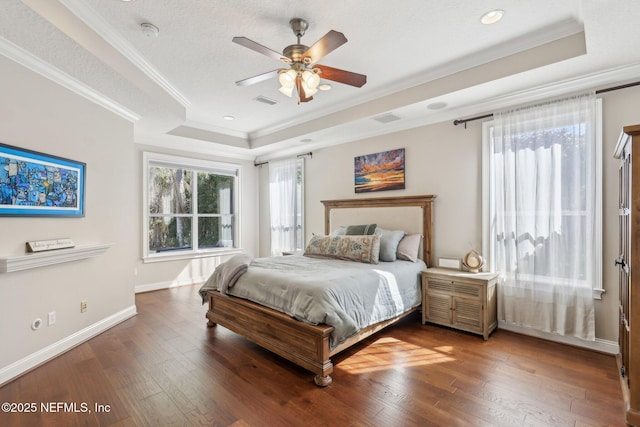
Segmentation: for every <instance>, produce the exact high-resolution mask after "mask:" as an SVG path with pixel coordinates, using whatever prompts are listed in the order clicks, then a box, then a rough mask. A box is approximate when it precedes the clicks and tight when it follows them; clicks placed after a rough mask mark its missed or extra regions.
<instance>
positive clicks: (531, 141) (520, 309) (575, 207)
mask: <svg viewBox="0 0 640 427" xmlns="http://www.w3.org/2000/svg"><path fill="white" fill-rule="evenodd" d="M599 105H600V104H599V102H596V100H595V96H594V95H593V94H590V95H583V96H578V97H573V98H569V99H565V100H561V101H555V102H550V103H547V104H542V105H537V106H533V107H526V108H521V109H518V110H514V111H509V112H505V113H498V114H495V115H494V121H493V122H492V123H488V124H485V134H484V170H485V179H484V190H485V194H484V197H483V200H484V207H483V212H484V215H485V219H484V226H485V233H484V234H485V237H484V243H485V249H484V251H485V253H487V254H488V255H489V265H490V268H491V270H492V271H496V272H499V273H500V274H501V276H502V280H503V281H502V283H501V286H499V289H498V292H499V294H498V300H499V301H500V303H499V307H498V317H499V319H500V320H501V321H506V322H511V323H513V324H516V325H519V326H523V327H531V328H534V329H538V330H541V331H544V332H552V333H557V334H560V335H570V336H575V337H578V338H582V339H593V334H594V331H593V301H592V300H593V295H594V291H595V294H596V296H597V297H599V295H600V293H601V291H602V289H601V286H602V285H601V283H602V273H601V264H602V231H601V230H602V225H601V222H602V219H601V211H602V206H601V199H602V195H601V181H602V178H601V174H602V160H601V150H602V147H601V146H602V142H601V128H600V122H601V112H600V106H599Z"/></svg>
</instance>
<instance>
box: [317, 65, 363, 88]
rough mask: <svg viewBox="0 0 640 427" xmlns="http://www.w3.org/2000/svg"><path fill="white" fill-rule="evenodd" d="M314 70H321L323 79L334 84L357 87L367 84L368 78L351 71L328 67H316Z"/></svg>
mask: <svg viewBox="0 0 640 427" xmlns="http://www.w3.org/2000/svg"><path fill="white" fill-rule="evenodd" d="M313 68H318V69H319V70H320V78H321V79H327V80H333V81H334V82H338V83H344V84H346V85H351V86H356V87H362V86H364V84H365V83H366V82H367V76H365V75H364V74H358V73H352V72H351V71H345V70H340V69H338V68H333V67H327V66H326V65H315V66H314V67H313Z"/></svg>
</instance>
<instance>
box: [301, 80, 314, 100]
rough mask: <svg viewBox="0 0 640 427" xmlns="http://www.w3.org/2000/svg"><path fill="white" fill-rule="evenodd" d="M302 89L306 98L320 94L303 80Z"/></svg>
mask: <svg viewBox="0 0 640 427" xmlns="http://www.w3.org/2000/svg"><path fill="white" fill-rule="evenodd" d="M302 89H303V90H304V94H305V95H306V96H308V97H309V96H313V95H315V94H316V92H318V89H317V88H313V87H309V85H308V84H307V83H306V82H305V81H304V80H303V81H302Z"/></svg>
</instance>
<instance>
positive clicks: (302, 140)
mask: <svg viewBox="0 0 640 427" xmlns="http://www.w3.org/2000/svg"><path fill="white" fill-rule="evenodd" d="M311 141H313V139H311V138H305V139H301V140H300V142H311Z"/></svg>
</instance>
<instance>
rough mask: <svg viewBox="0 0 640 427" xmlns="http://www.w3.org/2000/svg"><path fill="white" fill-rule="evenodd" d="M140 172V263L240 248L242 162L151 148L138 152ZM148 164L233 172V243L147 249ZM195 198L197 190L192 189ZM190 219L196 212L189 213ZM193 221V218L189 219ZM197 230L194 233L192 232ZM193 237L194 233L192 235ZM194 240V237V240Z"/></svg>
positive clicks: (228, 252) (216, 254)
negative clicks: (196, 157)
mask: <svg viewBox="0 0 640 427" xmlns="http://www.w3.org/2000/svg"><path fill="white" fill-rule="evenodd" d="M142 163H143V167H142V169H143V174H142V222H143V224H142V261H143V262H144V263H150V262H162V261H174V260H182V259H195V258H206V257H212V256H220V255H227V254H233V253H239V252H241V247H240V236H241V230H240V228H241V225H240V224H241V221H240V218H241V216H240V197H241V194H242V192H241V185H240V184H241V179H240V176H241V174H242V166H240V165H237V164H233V163H222V162H216V161H211V160H203V159H195V158H191V157H183V156H176V155H170V154H160V153H154V152H143V153H142ZM152 166H167V167H175V168H181V169H191V170H196V171H201V172H211V173H221V174H225V175H232V176H235V182H234V194H233V212H234V214H233V216H234V227H233V230H234V231H233V233H234V234H233V241H234V243H235V246H234V247H226V248H208V249H197V244H194V245H192V246H193V247H192V249H191V250H180V251H167V252H162V253H150V252H149V171H150V167H152ZM194 199H197V193H194ZM192 215H193V217H194V219H195V218H197V213H195V212H193V213H192ZM192 223H196V224H197V221H192ZM196 234H197V233H196ZM194 238H195V239H197V235H196V236H194ZM196 243H197V241H196Z"/></svg>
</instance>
